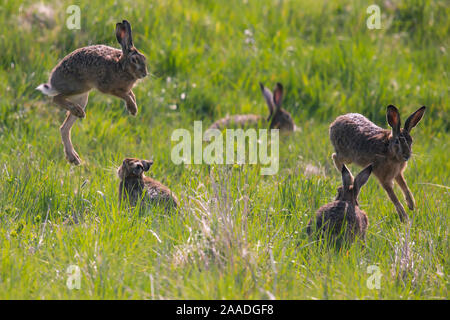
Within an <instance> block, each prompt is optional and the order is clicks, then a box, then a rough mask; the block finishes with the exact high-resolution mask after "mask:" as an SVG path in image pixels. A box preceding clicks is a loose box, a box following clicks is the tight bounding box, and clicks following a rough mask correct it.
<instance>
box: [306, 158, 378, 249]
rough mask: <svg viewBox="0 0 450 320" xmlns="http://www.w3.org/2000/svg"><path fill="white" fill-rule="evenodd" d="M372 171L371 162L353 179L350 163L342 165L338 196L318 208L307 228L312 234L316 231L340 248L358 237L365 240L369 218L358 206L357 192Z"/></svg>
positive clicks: (318, 234) (320, 236)
mask: <svg viewBox="0 0 450 320" xmlns="http://www.w3.org/2000/svg"><path fill="white" fill-rule="evenodd" d="M371 172H372V165H369V166H368V167H366V168H365V169H364V170H362V171H361V172H360V173H359V174H358V175H357V176H356V178H354V179H353V176H352V174H351V173H350V171H349V170H348V169H347V167H346V166H345V165H343V166H342V186H341V187H339V188H338V194H337V196H336V199H335V201H333V202H331V203H328V204H326V205H324V206H322V207H321V208H320V209H319V210H317V213H316V217H315V218H312V219H311V220H310V221H309V223H308V227H307V229H306V232H307V233H308V235H309V236H312V235H313V233H316V234H317V236H318V238H319V239H320V238H323V237H325V238H326V240H328V241H330V242H331V243H335V244H336V247H338V248H339V247H341V246H342V245H350V244H351V243H353V241H354V240H355V238H357V237H358V238H359V239H361V240H362V241H365V238H366V232H367V226H368V225H369V222H368V219H367V214H366V213H365V212H364V211H363V210H361V209H360V208H359V206H358V205H359V204H358V194H359V191H360V190H361V187H362V186H363V185H364V184H365V183H366V182H367V180H368V179H369V177H370V174H371Z"/></svg>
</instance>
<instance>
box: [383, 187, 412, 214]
mask: <svg viewBox="0 0 450 320" xmlns="http://www.w3.org/2000/svg"><path fill="white" fill-rule="evenodd" d="M381 185H382V187H383V188H384V190H386V192H387V194H388V196H389V199H391V201H392V203H393V204H394V206H395V209H396V210H397V213H398V216H399V217H400V220H401V221H402V222H406V221H408V214H407V213H406V211H405V208H403V205H402V204H401V203H400V201H399V200H398V198H397V196H396V195H395V192H394V182H393V181H387V182H386V181H382V182H381Z"/></svg>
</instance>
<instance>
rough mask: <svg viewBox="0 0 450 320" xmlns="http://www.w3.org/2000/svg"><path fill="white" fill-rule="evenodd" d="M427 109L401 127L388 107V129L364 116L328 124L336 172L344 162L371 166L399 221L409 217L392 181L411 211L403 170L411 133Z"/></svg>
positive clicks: (341, 118)
mask: <svg viewBox="0 0 450 320" xmlns="http://www.w3.org/2000/svg"><path fill="white" fill-rule="evenodd" d="M425 109H426V107H425V106H423V107H421V108H420V109H418V110H417V111H416V112H414V113H413V114H412V115H410V116H409V118H408V119H407V120H406V122H405V126H404V127H403V128H401V123H400V113H399V112H398V110H397V108H396V107H394V106H393V105H389V106H388V107H387V112H386V117H387V121H388V123H389V125H390V126H391V127H392V131H391V130H386V129H383V128H380V127H378V126H377V125H375V124H374V123H372V122H371V121H370V120H369V119H367V118H366V117H364V116H362V115H360V114H357V113H349V114H346V115H342V116H339V117H337V118H336V120H335V121H334V122H333V123H332V124H331V125H330V140H331V143H332V144H333V147H334V150H335V151H336V153H334V154H333V160H334V164H335V166H336V168H337V169H338V170H341V169H342V165H343V164H344V163H346V164H349V163H352V162H354V163H356V164H357V165H359V166H362V167H364V166H367V165H368V164H369V163H372V164H373V173H374V174H375V176H376V177H377V178H378V180H379V181H380V183H381V185H382V187H383V188H384V189H385V190H386V192H387V194H388V196H389V198H390V199H391V201H392V202H393V203H394V205H395V208H396V210H397V213H398V215H399V217H400V220H401V221H407V220H408V215H407V214H406V212H405V209H404V208H403V206H402V204H401V203H400V201H399V200H398V198H397V196H396V195H395V193H394V189H393V187H394V180H395V181H397V183H398V185H399V186H400V188H401V189H402V191H403V193H404V195H405V198H406V202H407V204H408V207H409V208H410V209H411V210H414V197H413V195H412V193H411V191H410V190H409V188H408V185H407V184H406V181H405V178H404V176H403V171H404V170H405V168H406V164H407V161H408V159H409V158H410V157H411V154H412V151H411V146H412V141H413V140H412V137H411V135H410V132H411V130H412V128H414V127H415V126H416V125H417V124H418V123H419V121H420V120H421V119H422V117H423V115H424V112H425Z"/></svg>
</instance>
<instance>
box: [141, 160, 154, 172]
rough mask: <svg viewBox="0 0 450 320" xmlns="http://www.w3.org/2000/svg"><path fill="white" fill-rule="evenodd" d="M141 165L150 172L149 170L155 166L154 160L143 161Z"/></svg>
mask: <svg viewBox="0 0 450 320" xmlns="http://www.w3.org/2000/svg"><path fill="white" fill-rule="evenodd" d="M141 163H142V166H143V167H144V171H148V170H150V167H151V166H152V164H153V160H142V161H141Z"/></svg>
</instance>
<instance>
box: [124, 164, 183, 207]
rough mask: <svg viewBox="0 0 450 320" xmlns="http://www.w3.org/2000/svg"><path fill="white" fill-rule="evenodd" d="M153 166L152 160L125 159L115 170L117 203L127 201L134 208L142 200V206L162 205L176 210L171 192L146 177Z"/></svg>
mask: <svg viewBox="0 0 450 320" xmlns="http://www.w3.org/2000/svg"><path fill="white" fill-rule="evenodd" d="M152 164H153V161H152V160H139V159H135V158H126V159H125V160H123V163H122V165H121V166H120V167H119V169H118V170H117V175H118V176H119V179H120V184H119V203H121V202H122V201H126V200H129V203H130V205H131V206H133V207H134V206H136V204H137V203H138V201H139V199H141V198H142V204H149V205H152V204H154V205H160V204H162V205H164V206H165V207H166V208H177V207H178V206H179V202H178V199H177V197H176V196H175V195H174V194H173V193H172V191H171V190H170V189H169V188H167V187H166V186H164V185H163V184H161V183H160V182H159V181H156V180H154V179H152V178H149V177H146V176H145V175H144V172H146V171H148V170H149V169H150V167H151V165H152Z"/></svg>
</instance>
